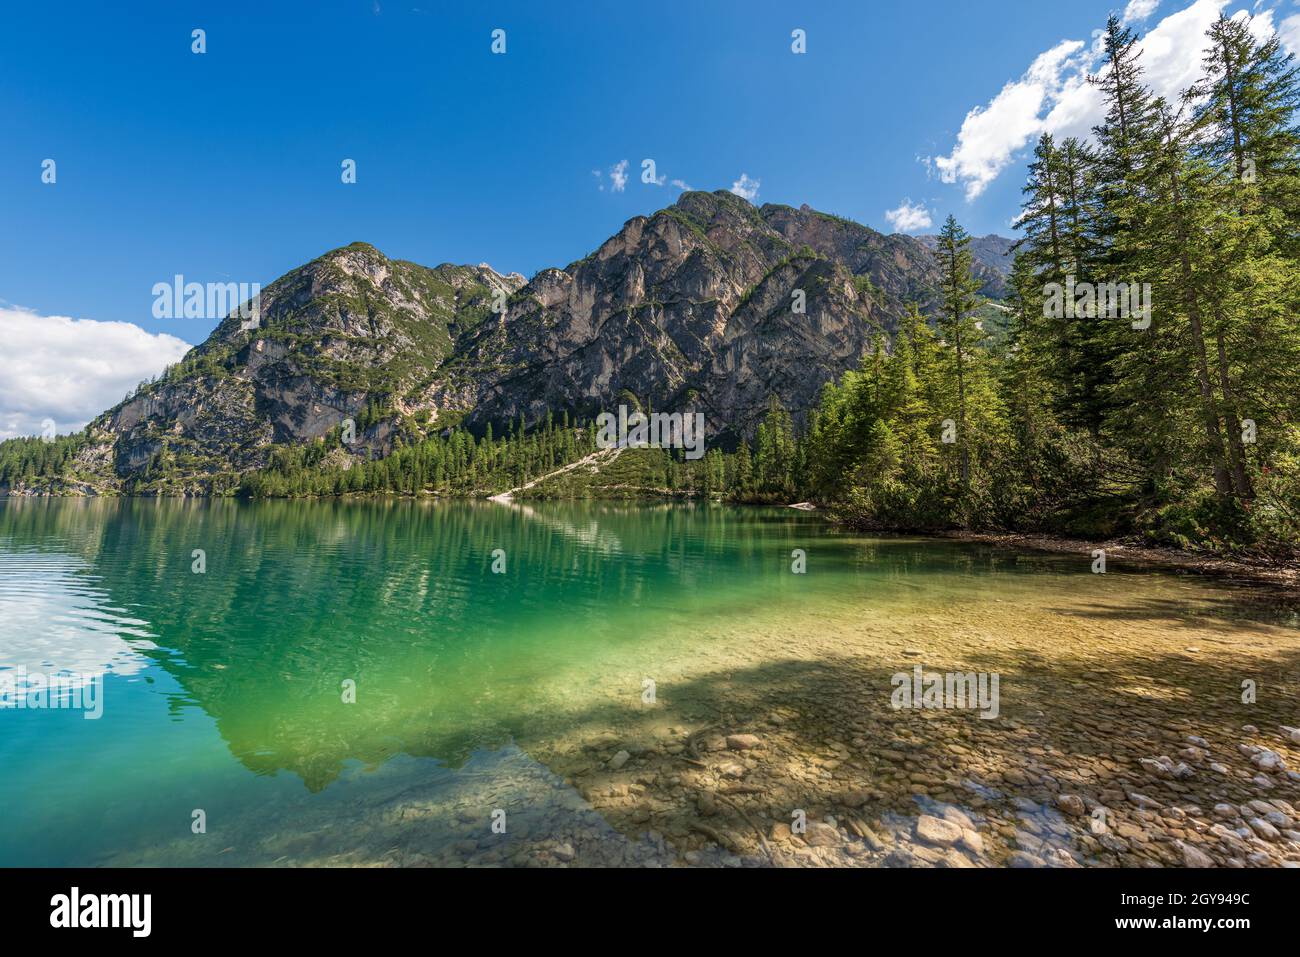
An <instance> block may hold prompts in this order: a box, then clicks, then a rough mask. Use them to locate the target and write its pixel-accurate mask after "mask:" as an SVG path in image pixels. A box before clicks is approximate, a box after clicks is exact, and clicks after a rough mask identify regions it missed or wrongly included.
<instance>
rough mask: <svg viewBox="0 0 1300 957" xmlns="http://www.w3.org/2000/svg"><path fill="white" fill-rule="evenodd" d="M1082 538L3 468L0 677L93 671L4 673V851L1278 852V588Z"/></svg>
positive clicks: (1066, 861) (736, 861) (1295, 617)
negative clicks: (68, 478) (51, 483)
mask: <svg viewBox="0 0 1300 957" xmlns="http://www.w3.org/2000/svg"><path fill="white" fill-rule="evenodd" d="M1092 566H1093V560H1092V556H1091V555H1090V554H1088V553H1083V554H1080V555H1077V556H1076V555H1059V554H1046V553H1038V552H1017V551H1014V550H1009V549H999V548H993V547H988V546H984V545H978V544H971V543H964V542H958V541H954V540H947V539H925V538H905V537H896V538H877V537H869V536H864V535H861V534H857V533H851V532H848V531H844V530H841V529H837V528H835V527H833V526H831V525H829V524H828V523H827V522H826V521H824V520H823V519H822V518H821V517H819V516H818V515H816V514H815V513H804V512H800V511H797V510H791V509H758V508H740V507H724V506H716V505H715V506H706V505H679V504H672V505H652V504H638V505H627V506H623V505H613V504H586V503H571V504H561V503H529V502H518V503H514V504H509V505H503V504H498V503H489V502H436V501H409V500H407V501H399V500H392V501H387V500H381V501H358V502H332V501H327V502H316V501H287V502H267V503H243V502H232V501H212V502H208V501H195V500H149V499H136V500H115V499H67V500H58V499H56V500H38V499H31V500H28V499H22V500H19V499H8V500H5V499H0V669H4V670H0V677H2V676H3V675H5V674H6V673H7V674H9V675H11V676H17V675H24V674H25V675H27V676H29V680H31V679H30V676H32V675H38V676H39V675H51V674H56V673H60V672H61V673H64V674H66V675H71V676H72V684H71V685H70V686H69V687H75V685H76V682H78V681H80V682H82V684H83V686H84V689H85V690H86V691H87V692H89V690H90V689H91V688H99V689H102V690H101V692H100V693H101V695H102V697H101V698H100V699H99V700H98V701H97V703H96V708H97V709H98V710H100V711H102V713H101V714H99V716H98V717H89V716H90V715H91V714H92V712H91V710H89V709H88V708H86V707H83V708H82V709H80V710H77V709H74V708H53V707H42V708H34V707H8V708H0V762H2V763H3V767H4V768H5V770H6V773H5V774H4V775H3V776H0V808H3V813H2V814H0V865H18V864H30V865H41V866H46V865H49V866H63V865H162V864H168V865H170V864H176V865H197V866H204V865H213V866H242V865H273V864H274V865H277V866H307V865H380V866H385V865H397V866H418V865H456V866H459V865H506V866H555V865H564V864H576V865H584V864H587V865H630V866H673V865H681V864H693V865H700V866H713V865H718V866H766V865H771V864H775V865H779V866H828V865H863V866H873V865H888V866H953V867H964V866H1005V865H1016V866H1064V867H1078V866H1097V865H1115V864H1128V865H1133V864H1161V865H1182V864H1184V863H1199V862H1200V859H1199V858H1198V857H1196V855H1204V856H1205V857H1206V859H1207V860H1209V861H1210V862H1212V863H1219V864H1245V865H1248V866H1276V865H1279V864H1281V863H1283V862H1296V861H1300V833H1297V828H1300V823H1297V820H1296V816H1295V805H1296V803H1297V801H1300V774H1297V773H1296V769H1300V742H1296V741H1292V740H1291V739H1290V737H1289V734H1290V731H1289V729H1290V728H1293V727H1295V726H1297V725H1300V706H1298V704H1297V702H1298V701H1300V614H1298V613H1297V606H1296V604H1295V603H1294V602H1293V601H1292V600H1291V596H1288V595H1284V594H1279V593H1277V592H1276V591H1271V590H1266V589H1263V588H1255V587H1248V586H1243V585H1230V584H1228V583H1226V582H1222V581H1215V580H1213V579H1209V578H1203V577H1198V576H1195V575H1190V574H1177V573H1173V572H1169V571H1153V570H1147V569H1142V568H1135V567H1129V566H1126V565H1124V564H1123V563H1122V562H1119V561H1117V560H1115V559H1113V558H1112V560H1111V561H1109V562H1108V567H1107V570H1106V572H1105V573H1104V574H1094V573H1093V571H1092ZM918 669H919V670H918ZM100 675H102V678H100V677H99V676H100ZM935 675H937V676H938V678H939V680H938V683H937V686H936V685H935V683H934V681H933V680H932V678H933V676H935ZM950 675H956V676H958V680H957V683H956V685H954V683H953V682H952V681H951V680H949V681H947V683H946V684H945V683H944V678H945V676H950ZM78 676H80V677H78ZM961 676H970V677H971V679H972V680H971V682H970V684H969V686H968V687H969V689H970V690H971V700H963V698H961V697H954V695H953V694H952V691H953V688H954V687H956V688H957V689H958V690H960V689H961V688H962V687H963V685H962V678H961ZM977 677H978V684H977V681H976V680H975V679H976V678H977ZM96 682H97V683H96ZM1243 683H1245V684H1243ZM977 686H978V688H979V689H980V690H981V692H982V694H983V697H982V698H980V706H976V702H975V700H974V698H975V697H976V688H977ZM0 687H3V685H0ZM28 690H30V686H28ZM932 691H933V692H934V693H933V694H931V693H930V692H932ZM994 694H996V700H992V699H991V697H990V696H992V695H994ZM17 699H18V695H17V694H15V695H11V696H10V698H9V702H10V703H15V702H16V701H17ZM87 700H89V698H87ZM45 703H46V704H50V703H52V702H50V701H49V700H48V699H47V700H46V701H45ZM1252 802H1254V803H1252ZM1257 821H1258V822H1262V824H1257V823H1255V822H1257Z"/></svg>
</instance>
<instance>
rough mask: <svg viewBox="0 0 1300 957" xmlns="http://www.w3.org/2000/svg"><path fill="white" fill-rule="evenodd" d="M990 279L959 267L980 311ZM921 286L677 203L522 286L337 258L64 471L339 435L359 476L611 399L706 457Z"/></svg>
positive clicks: (227, 329)
mask: <svg viewBox="0 0 1300 957" xmlns="http://www.w3.org/2000/svg"><path fill="white" fill-rule="evenodd" d="M999 238H1000V237H999ZM1005 242H1006V243H1007V244H1008V245H1009V243H1010V240H1006V241H1005ZM979 269H983V273H982V274H981V273H980V272H978V270H979ZM997 273H998V270H997V269H996V268H993V267H991V266H989V265H988V264H986V263H985V264H981V265H980V266H978V267H977V276H978V277H979V278H981V279H983V280H984V281H985V287H986V289H989V290H990V293H989V294H990V295H991V297H992V298H997V297H998V296H997V292H998V289H997V279H998V275H997ZM937 289H938V265H937V261H936V260H935V257H934V254H933V252H932V250H931V249H930V248H929V247H927V245H926V243H925V241H924V238H918V237H912V236H906V235H902V234H892V235H887V234H883V233H879V232H876V231H875V230H873V229H871V228H870V227H867V226H864V225H862V224H860V223H856V222H854V221H852V220H848V219H844V218H842V217H838V216H833V215H830V214H827V213H822V212H819V211H817V210H814V209H811V208H810V207H808V206H807V205H804V206H802V207H799V208H797V209H796V208H794V207H790V206H783V205H777V204H764V205H763V206H761V207H755V206H753V205H752V204H750V203H749V202H748V201H746V200H744V199H742V198H741V197H738V196H735V195H733V194H731V193H729V192H726V191H723V190H719V191H716V192H712V193H705V192H688V193H683V194H682V195H681V196H680V197H679V198H678V200H677V201H676V202H675V203H674V204H672V205H671V206H668V207H665V208H664V209H661V210H658V211H656V212H654V213H652V214H649V215H639V216H634V217H632V218H631V219H629V220H627V221H626V222H625V223H624V224H623V226H622V227H621V228H620V229H619V230H618V231H617V232H616V233H615V234H614V235H612V236H610V237H609V238H608V239H606V240H605V241H604V242H603V243H601V244H600V245H599V246H598V247H597V248H596V249H595V250H593V251H592V252H591V253H589V254H588V255H587V256H585V257H583V258H582V259H580V260H576V261H575V262H572V263H570V264H569V265H568V266H566V267H564V268H563V269H560V268H555V267H549V268H545V269H542V270H539V271H538V272H537V273H536V274H535V275H534V276H533V277H532V278H531V279H525V278H524V277H523V276H522V275H520V274H518V273H508V274H502V273H498V272H496V271H495V270H493V269H492V268H491V267H489V266H487V265H486V264H480V265H478V266H468V265H455V264H451V263H442V264H440V265H438V266H435V267H426V266H421V265H419V264H417V263H412V262H408V261H404V260H396V259H389V258H388V257H387V256H385V255H384V254H383V253H382V252H380V251H379V250H378V249H377V248H376V247H374V246H372V245H370V244H369V243H364V242H355V243H352V244H349V245H348V246H344V247H340V248H338V249H334V250H330V251H328V252H326V253H323V254H322V255H321V256H318V257H317V258H315V259H313V260H311V261H310V262H308V263H305V264H303V265H302V266H299V267H297V268H295V269H292V270H290V271H289V272H287V273H286V274H285V275H283V276H281V277H280V278H279V279H277V280H275V281H274V282H272V283H271V284H269V285H268V286H267V287H265V288H264V289H263V290H262V295H261V321H260V324H259V326H258V327H257V328H255V329H251V330H249V329H244V328H241V321H242V320H240V318H239V316H238V314H237V313H232V314H231V315H230V316H228V317H226V318H225V319H224V320H222V321H221V322H220V323H219V324H218V326H217V327H216V329H214V330H213V332H212V333H211V334H210V335H209V337H208V338H207V339H206V340H205V341H204V342H203V343H201V344H200V345H198V346H196V347H195V348H194V349H192V350H191V351H190V352H189V353H187V354H186V356H185V357H184V358H183V359H182V361H181V362H180V363H178V364H177V365H176V366H174V367H172V368H170V369H169V370H168V371H167V372H166V373H165V374H164V376H162V377H161V378H160V379H159V380H158V381H156V382H153V383H148V384H145V385H144V386H143V387H142V388H141V389H140V390H138V392H137V393H136V394H135V395H132V396H130V397H128V398H127V399H126V400H124V401H123V402H121V403H119V404H118V405H116V406H114V407H113V408H111V409H109V410H107V411H105V412H104V413H103V414H102V415H100V416H98V417H97V418H96V419H95V420H93V421H92V422H91V423H90V425H89V426H88V427H87V438H88V444H87V447H86V448H85V449H84V450H83V451H82V452H81V453H80V456H81V462H80V464H81V465H82V466H83V467H87V468H94V469H97V470H99V471H101V472H104V473H108V474H112V475H114V476H116V477H117V478H118V479H130V478H132V477H139V476H140V475H142V474H144V473H145V472H147V471H148V470H149V469H151V468H153V467H156V466H157V465H159V464H160V463H165V464H166V465H168V466H169V467H170V468H172V469H174V470H175V471H177V472H179V473H180V474H182V475H186V476H193V477H196V478H200V479H201V478H202V477H203V476H206V475H212V474H214V473H217V472H235V473H239V472H245V471H250V470H256V469H259V468H262V467H264V466H265V465H266V463H267V461H268V457H269V455H270V454H271V452H272V451H273V449H274V448H276V447H277V446H283V445H297V444H303V443H308V442H311V441H314V440H317V439H319V438H321V437H323V436H325V435H326V434H328V433H330V432H331V431H332V430H335V429H338V428H340V426H341V425H342V423H344V421H345V420H348V419H351V420H353V422H354V423H355V426H356V441H355V442H354V443H353V444H352V445H351V446H350V451H351V452H352V453H353V454H354V455H360V456H366V457H371V458H373V457H379V456H383V455H385V454H387V453H388V452H390V451H391V450H392V448H393V447H394V445H395V444H399V443H401V442H405V441H413V440H416V439H418V438H419V437H420V435H422V434H427V433H428V432H429V431H430V430H434V429H437V430H445V429H447V428H451V427H456V426H465V427H468V428H471V429H473V430H477V431H481V430H484V429H486V428H488V427H489V426H491V427H496V428H500V427H501V426H503V425H504V424H506V423H514V422H518V421H520V420H521V419H522V421H523V423H524V425H525V426H531V425H532V424H535V423H537V422H539V421H541V420H542V419H543V418H544V417H545V416H546V415H547V414H557V415H558V414H560V413H561V412H567V413H570V414H571V415H572V416H573V417H575V418H579V419H589V418H591V417H592V416H594V414H596V413H597V412H598V411H602V410H606V409H609V408H611V407H614V406H616V405H617V404H618V402H619V401H624V400H628V399H631V400H632V401H636V402H643V403H649V404H651V405H653V406H654V407H655V408H657V409H664V410H673V409H681V408H685V407H686V406H688V405H689V406H691V407H692V408H698V409H701V410H703V411H704V412H705V414H706V418H707V419H708V421H709V423H710V431H711V432H712V433H713V436H712V437H713V438H714V439H718V440H721V441H726V438H727V436H733V437H735V436H746V435H750V434H752V432H753V429H754V427H755V426H756V423H757V421H758V418H759V417H760V415H761V413H762V411H763V409H764V408H765V407H766V405H767V403H768V401H769V399H770V398H771V397H772V396H776V397H777V398H778V399H779V400H780V401H781V402H782V403H783V404H784V405H785V406H786V408H787V409H789V410H790V411H791V412H792V413H793V414H794V416H795V418H796V420H799V419H802V417H803V416H804V415H805V414H806V412H807V410H808V409H810V408H811V407H812V406H813V405H814V404H815V403H816V400H817V396H818V394H819V392H820V389H821V387H822V385H823V384H824V383H825V382H827V381H831V380H833V379H837V378H838V377H839V376H840V375H842V374H843V373H844V372H845V371H847V370H849V369H851V368H854V367H856V366H857V365H858V364H859V363H860V362H861V359H862V357H863V356H864V355H865V354H867V353H868V352H869V351H870V350H871V349H872V348H873V343H874V342H876V341H881V342H885V343H887V342H888V341H889V340H890V338H891V337H892V335H893V333H894V331H895V330H896V329H897V328H898V324H899V321H900V320H901V319H902V317H903V316H904V314H905V313H906V311H907V309H908V307H909V305H910V304H915V305H916V307H917V308H919V309H920V310H921V311H922V313H924V314H932V313H933V311H934V309H935V306H936V304H937ZM800 293H802V296H800ZM799 299H802V300H803V304H804V306H805V308H804V311H802V312H799V311H797V307H796V306H795V305H794V304H795V302H796V301H797V300H799ZM502 301H504V303H505V309H504V311H501V312H498V311H495V308H494V307H495V306H498V305H499V304H500V303H501V302H502Z"/></svg>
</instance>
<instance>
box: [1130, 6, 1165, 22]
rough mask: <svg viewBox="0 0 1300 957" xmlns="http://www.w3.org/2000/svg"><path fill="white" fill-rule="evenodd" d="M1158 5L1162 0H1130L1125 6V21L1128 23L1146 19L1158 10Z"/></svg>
mask: <svg viewBox="0 0 1300 957" xmlns="http://www.w3.org/2000/svg"><path fill="white" fill-rule="evenodd" d="M1158 6H1160V0H1128V6H1127V7H1125V8H1124V22H1125V23H1126V24H1128V23H1136V22H1137V21H1139V20H1145V19H1146V18H1147V17H1149V16H1151V14H1153V13H1155V12H1156V7H1158Z"/></svg>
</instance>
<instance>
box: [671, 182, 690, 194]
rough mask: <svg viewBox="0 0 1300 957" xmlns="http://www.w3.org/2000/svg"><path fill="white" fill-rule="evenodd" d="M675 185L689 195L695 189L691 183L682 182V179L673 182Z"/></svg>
mask: <svg viewBox="0 0 1300 957" xmlns="http://www.w3.org/2000/svg"><path fill="white" fill-rule="evenodd" d="M673 185H674V186H676V187H677V188H678V189H680V190H681V191H682V192H684V193H689V192H690V191H691V190H692V189H694V188H695V187H694V186H692V185H691V184H690V183H687V182H686V181H685V180H680V179H675V180H673Z"/></svg>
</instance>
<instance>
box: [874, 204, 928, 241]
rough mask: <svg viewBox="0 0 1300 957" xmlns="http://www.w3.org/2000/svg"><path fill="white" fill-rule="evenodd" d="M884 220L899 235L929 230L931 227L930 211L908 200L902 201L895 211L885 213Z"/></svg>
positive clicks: (922, 205)
mask: <svg viewBox="0 0 1300 957" xmlns="http://www.w3.org/2000/svg"><path fill="white" fill-rule="evenodd" d="M885 219H887V220H889V225H890V226H892V227H894V230H895V232H900V233H914V232H917V231H918V230H921V229H929V228H930V225H931V220H930V211H929V210H928V209H926V208H925V204H924V203H916V204H913V203H912V201H911V200H910V199H905V200H903V202H902V205H900V206H899V207H898V208H897V209H891V210H889V211H888V212H886V213H885Z"/></svg>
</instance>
